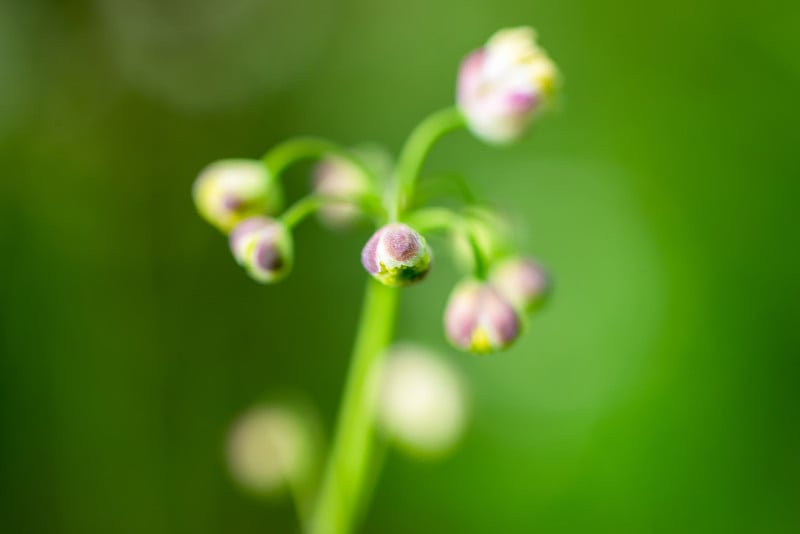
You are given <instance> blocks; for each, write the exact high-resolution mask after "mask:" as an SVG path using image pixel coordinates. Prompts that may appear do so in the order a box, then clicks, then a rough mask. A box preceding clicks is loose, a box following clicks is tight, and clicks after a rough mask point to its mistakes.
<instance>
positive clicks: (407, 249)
mask: <svg viewBox="0 0 800 534" xmlns="http://www.w3.org/2000/svg"><path fill="white" fill-rule="evenodd" d="M361 264H362V265H363V266H364V269H366V270H367V272H368V273H369V274H371V275H372V276H373V277H374V278H375V279H376V280H379V281H380V282H382V283H383V284H385V285H387V286H390V287H402V286H407V285H410V284H413V283H414V282H418V281H420V280H422V279H423V278H424V277H425V275H427V274H428V270H429V269H430V266H431V253H430V249H429V247H428V244H427V242H426V241H425V238H424V237H422V235H421V234H420V233H419V232H417V231H416V230H414V229H413V228H411V227H410V226H408V225H405V224H402V223H393V224H388V225H386V226H384V227H383V228H380V229H379V230H378V231H377V232H375V233H374V234H373V235H372V237H371V238H370V239H369V241H367V244H366V245H364V249H363V250H362V251H361Z"/></svg>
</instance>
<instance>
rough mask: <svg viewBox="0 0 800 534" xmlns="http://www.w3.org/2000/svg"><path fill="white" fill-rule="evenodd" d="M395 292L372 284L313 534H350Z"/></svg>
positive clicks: (368, 457) (363, 484) (370, 444)
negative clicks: (374, 381) (374, 382)
mask: <svg viewBox="0 0 800 534" xmlns="http://www.w3.org/2000/svg"><path fill="white" fill-rule="evenodd" d="M398 296H399V292H398V290H397V289H394V288H390V287H387V286H384V285H383V284H381V283H380V282H378V281H376V280H373V279H370V280H369V282H368V284H367V290H366V295H365V297H364V306H363V309H362V311H361V319H360V322H359V326H358V335H357V336H356V343H355V348H354V349H353V356H352V360H351V363H350V370H349V372H348V376H347V382H346V385H345V390H344V398H343V400H342V405H341V407H340V409H339V416H338V417H339V418H338V422H337V425H336V428H337V432H336V436H335V437H334V443H333V449H332V451H331V453H330V456H329V459H328V465H327V467H326V470H325V476H324V479H323V482H322V487H321V489H320V494H319V497H318V500H317V504H316V507H315V510H314V514H313V515H312V518H311V525H310V528H309V532H310V533H311V534H349V533H350V532H352V531H353V528H354V525H355V523H356V521H357V520H358V515H359V512H360V511H361V506H362V503H363V502H364V499H365V491H366V489H367V485H368V481H369V477H368V473H369V467H370V465H372V462H373V455H374V445H375V436H374V435H373V418H374V414H373V407H372V402H371V399H370V398H369V395H370V391H369V381H370V377H371V374H372V370H373V369H374V368H375V366H376V364H377V363H378V362H379V360H380V356H381V354H382V352H383V350H384V349H385V348H386V346H387V345H388V344H389V343H390V341H391V337H392V335H393V332H394V324H395V316H396V311H397V302H398Z"/></svg>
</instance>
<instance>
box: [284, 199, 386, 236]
mask: <svg viewBox="0 0 800 534" xmlns="http://www.w3.org/2000/svg"><path fill="white" fill-rule="evenodd" d="M329 204H346V205H350V206H356V207H357V208H359V209H360V210H361V211H362V212H363V213H365V214H370V215H375V216H376V217H385V212H384V210H383V207H382V206H381V202H380V199H379V198H377V197H375V196H370V195H367V196H363V197H357V198H353V197H350V198H345V197H330V196H324V195H309V196H306V197H303V198H301V199H300V200H298V201H297V202H295V203H294V204H293V205H292V206H290V207H289V208H288V209H287V210H286V211H285V212H283V215H281V220H282V221H283V224H285V225H286V227H287V228H290V229H291V228H294V227H295V226H297V225H298V224H299V223H300V222H302V220H303V219H305V218H306V217H308V216H309V215H311V214H312V213H314V212H315V211H317V210H318V209H320V208H321V207H323V206H325V205H329Z"/></svg>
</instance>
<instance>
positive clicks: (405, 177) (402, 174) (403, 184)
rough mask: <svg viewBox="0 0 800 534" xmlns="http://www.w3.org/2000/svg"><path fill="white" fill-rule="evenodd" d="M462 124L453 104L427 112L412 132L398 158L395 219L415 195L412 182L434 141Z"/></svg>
mask: <svg viewBox="0 0 800 534" xmlns="http://www.w3.org/2000/svg"><path fill="white" fill-rule="evenodd" d="M464 125H465V122H464V116H463V115H462V114H461V112H460V111H459V110H458V109H457V108H454V107H452V108H445V109H442V110H439V111H437V112H436V113H433V114H432V115H429V116H428V117H427V118H426V119H425V120H423V121H422V122H421V123H419V125H418V126H417V127H416V128H415V129H414V131H412V132H411V135H410V136H409V137H408V140H407V141H406V144H405V146H404V147H403V150H402V152H401V153H400V158H399V159H398V161H397V174H396V176H395V180H396V187H397V192H396V195H397V199H396V202H395V206H394V210H395V212H394V213H393V214H392V215H393V218H394V219H397V218H398V216H399V214H400V213H402V212H403V210H404V209H405V207H406V205H407V203H408V201H409V200H410V198H411V196H412V195H413V194H414V184H415V183H416V181H417V177H418V176H419V171H420V170H421V169H422V164H423V163H424V162H425V158H426V157H427V156H428V153H429V152H430V150H431V147H432V146H433V144H434V143H435V142H436V141H438V140H439V139H440V138H441V137H442V136H444V135H445V134H447V133H448V132H452V131H453V130H457V129H459V128H462V127H463V126H464Z"/></svg>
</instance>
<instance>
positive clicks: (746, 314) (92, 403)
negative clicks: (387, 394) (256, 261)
mask: <svg viewBox="0 0 800 534" xmlns="http://www.w3.org/2000/svg"><path fill="white" fill-rule="evenodd" d="M798 20H800V4H798V3H797V2H785V3H779V2H777V1H771V0H768V1H765V2H756V3H754V2H744V1H736V0H734V1H728V2H725V1H722V0H710V1H704V2H696V1H690V0H677V1H674V2H662V3H652V2H640V3H636V2H625V1H620V0H604V1H589V0H574V1H562V2H556V1H549V2H547V1H540V0H534V1H525V0H491V1H489V0H483V1H469V0H467V1H456V0H446V1H431V0H406V1H404V2H375V1H369V0H347V1H342V2H333V1H332V0H292V1H286V0H282V1H276V0H267V1H256V0H226V1H221V0H218V1H212V0H169V1H168V0H146V1H141V0H114V1H112V0H93V1H90V0H84V1H79V0H75V1H63V2H56V1H44V0H41V1H40V0H4V1H2V2H0V244H1V245H2V248H0V251H1V252H0V284H1V287H0V531H2V532H3V533H9V534H12V533H13V534H17V533H19V534H22V533H36V534H40V533H42V534H43V533H59V534H61V533H64V534H93V533H102V534H112V533H113V534H118V533H119V534H128V533H130V534H142V533H148V534H159V533H165V534H166V533H169V534H181V533H187V534H188V533H191V534H211V533H222V532H225V533H242V534H245V533H259V532H273V533H289V532H295V531H296V530H297V529H296V526H295V520H294V517H293V511H292V508H291V505H290V504H289V502H288V501H287V500H279V501H277V502H272V503H263V502H260V501H257V500H254V499H252V498H250V497H249V496H247V495H245V494H243V493H242V492H240V491H238V490H237V489H236V488H235V486H234V485H233V484H232V483H231V481H230V480H229V477H228V475H227V470H226V466H225V462H224V454H223V448H224V441H225V434H226V432H227V430H228V428H229V425H230V423H231V422H232V421H233V419H234V418H235V417H236V416H237V415H238V414H239V413H241V412H242V410H244V409H246V408H247V407H248V406H250V405H251V404H252V403H253V402H255V401H257V400H258V399H259V398H261V397H262V396H263V395H265V394H267V393H269V392H270V391H273V390H277V389H292V390H294V389H297V390H300V391H303V392H305V394H306V395H307V396H308V398H309V400H310V401H311V402H313V403H314V404H315V405H316V406H317V407H318V409H319V411H320V413H321V415H322V417H323V419H324V421H325V422H326V426H327V428H328V431H330V427H331V423H332V419H333V417H334V413H335V410H336V408H337V405H338V401H339V395H340V392H341V387H342V381H343V378H344V373H345V369H346V363H347V359H348V357H349V351H350V348H351V345H352V342H353V339H352V337H353V332H354V329H355V325H356V320H357V314H358V309H359V306H360V298H361V294H362V290H363V285H364V281H365V278H366V275H365V273H364V272H363V270H362V269H361V267H360V264H359V251H360V248H361V246H362V244H363V242H364V241H365V240H366V238H367V236H368V231H367V230H362V231H359V232H355V233H353V234H331V233H328V232H326V231H324V230H323V229H321V228H320V226H319V225H318V224H316V222H315V221H313V220H312V221H308V222H306V223H304V224H303V225H302V226H301V227H300V229H299V231H298V234H297V241H296V244H297V252H296V259H297V266H296V269H295V271H294V273H293V274H292V275H291V276H290V277H289V278H288V279H287V280H286V281H285V282H284V283H282V284H280V285H275V286H260V285H258V284H255V283H254V282H253V281H251V280H250V279H248V278H247V277H246V276H245V274H244V273H243V272H242V270H241V269H240V268H239V267H237V266H236V265H235V264H234V262H233V260H232V259H231V257H230V254H229V252H228V250H227V245H226V242H225V239H224V238H223V237H222V236H221V235H220V234H219V233H218V232H216V231H215V230H214V229H213V228H211V227H210V226H209V225H207V224H206V223H204V222H203V221H202V220H201V219H200V218H199V217H198V216H197V214H196V213H195V211H194V208H193V206H192V203H191V198H190V188H191V184H192V181H193V180H194V178H195V176H196V174H197V173H198V172H199V170H200V169H201V168H202V167H203V166H204V165H206V164H207V163H209V162H211V161H213V160H216V159H220V158H225V157H259V156H260V155H261V154H262V153H263V152H264V151H265V150H266V149H267V148H268V147H270V146H272V145H274V144H275V143H277V142H279V141H281V140H283V139H285V138H287V137H290V136H292V135H296V134H319V135H322V136H326V137H329V138H331V139H334V140H336V141H338V142H341V143H343V144H347V145H352V144H356V143H359V142H364V141H376V142H379V143H383V144H385V145H386V146H387V147H389V148H390V149H391V150H393V151H396V150H397V149H398V148H399V146H400V145H401V143H402V141H403V139H404V137H405V135H406V134H407V133H408V132H409V131H410V129H411V128H412V127H413V126H414V125H415V124H416V123H417V122H418V121H419V120H420V119H422V118H423V117H424V116H425V115H426V114H428V113H430V112H432V111H434V110H436V109H439V108H441V107H444V106H447V105H450V104H451V103H452V101H453V98H454V84H455V76H456V71H457V67H458V63H459V61H460V60H461V58H462V57H463V56H464V55H465V54H466V53H467V52H469V51H470V50H472V49H474V48H477V47H478V46H480V45H481V44H482V43H483V42H484V41H485V40H486V38H488V36H489V35H491V34H492V33H493V32H494V31H495V30H497V29H498V28H501V27H505V26H516V25H522V24H531V25H533V26H535V27H536V28H537V29H538V30H539V34H540V38H541V43H542V45H543V46H544V47H545V48H546V49H547V50H548V52H550V54H551V55H552V57H553V58H554V59H555V60H556V62H557V63H558V64H559V66H560V68H561V70H562V71H563V74H564V79H565V87H564V88H565V92H564V96H563V98H562V100H561V105H560V109H559V111H558V112H557V113H555V114H552V115H550V116H548V117H546V118H544V119H543V120H542V121H540V123H539V124H537V126H536V127H535V128H534V131H533V132H532V133H531V135H529V136H528V137H527V138H526V140H524V141H523V142H521V143H519V144H517V145H514V146H512V147H509V148H504V149H499V150H498V149H494V148H491V147H488V146H485V145H484V144H482V143H480V142H479V141H477V140H476V139H474V138H473V137H472V136H470V135H469V134H468V133H465V132H461V133H457V134H455V135H452V136H450V137H447V138H446V139H445V140H444V141H442V143H441V144H440V145H438V146H437V147H436V148H435V150H434V153H433V155H432V158H431V160H430V162H429V166H428V167H427V169H429V170H431V171H437V170H438V171H448V172H449V171H462V172H464V174H465V175H466V176H467V178H468V179H469V181H470V182H471V184H473V186H474V188H475V189H476V190H477V191H478V192H479V194H480V195H481V196H482V197H484V198H486V199H488V200H489V201H491V202H492V203H493V204H494V205H496V206H499V207H502V208H503V209H505V210H507V211H508V213H510V214H512V216H513V217H514V218H515V220H516V221H517V224H518V229H519V231H518V235H517V238H518V240H519V242H520V243H521V244H522V245H523V246H524V248H525V250H527V251H530V252H531V253H533V254H534V255H535V256H537V257H539V258H540V259H541V260H542V261H543V262H545V263H546V264H547V265H548V266H549V267H550V268H551V269H552V271H553V273H554V275H555V278H556V283H557V288H556V292H555V295H554V298H553V299H552V301H551V303H550V305H549V306H548V308H547V309H546V310H545V311H544V312H543V313H542V314H541V315H539V316H537V317H536V318H535V319H534V320H533V321H532V323H531V325H530V330H529V332H528V333H527V335H526V336H525V337H524V338H523V339H522V340H521V341H520V342H519V343H518V344H517V345H516V346H515V347H514V348H513V349H511V350H509V351H508V352H506V353H503V354H499V355H493V356H490V357H475V356H470V355H464V354H459V353H456V352H454V351H452V350H451V349H449V348H448V347H447V343H446V342H445V340H444V336H443V332H442V325H441V315H442V311H443V307H444V303H445V299H446V297H447V294H448V292H449V290H450V288H451V287H452V286H453V285H454V283H455V282H456V279H457V273H456V272H455V270H454V268H453V267H452V263H451V262H450V260H449V258H448V254H447V252H446V248H445V246H444V243H442V242H441V241H439V242H437V241H434V242H433V244H434V247H438V248H437V252H438V251H441V252H440V253H438V254H437V264H436V267H435V270H434V272H433V273H432V274H431V276H430V278H429V279H428V280H427V281H426V282H425V283H424V284H421V285H419V286H415V287H413V288H410V289H408V290H406V291H405V292H404V295H403V303H402V308H401V315H400V324H399V327H398V328H399V332H398V337H399V338H400V339H404V340H415V341H421V342H424V343H426V344H428V345H430V346H432V347H435V348H438V349H441V350H443V351H446V353H447V354H448V356H449V357H450V359H451V361H452V362H454V363H455V364H456V365H457V366H458V367H460V368H461V369H462V370H463V372H464V374H465V375H466V376H467V378H468V381H469V384H470V393H471V406H472V409H471V416H472V420H471V423H470V426H469V428H468V430H467V433H466V436H465V440H464V442H463V444H462V446H461V448H460V449H458V450H457V451H456V452H455V453H454V454H453V455H452V456H450V457H449V458H448V459H446V460H445V461H443V462H439V463H418V462H414V461H411V460H409V459H406V458H404V457H403V456H401V455H399V454H396V453H392V454H390V456H389V457H388V459H387V464H386V469H385V471H384V473H383V478H382V480H381V484H380V486H379V487H378V490H377V493H376V495H375V498H374V503H373V507H372V510H371V512H370V514H369V516H368V517H367V519H366V523H365V525H364V531H365V532H368V533H381V534H401V533H403V534H405V533H436V534H439V533H450V532H452V533H462V534H468V533H469V534H472V533H475V534H478V533H500V532H502V533H559V534H560V533H573V532H574V533H582V534H585V533H606V532H607V533H662V532H663V533H694V532H697V533H716V532H722V533H739V532H741V533H791V532H800V425H798V408H800V398H799V397H800V395H798V391H799V390H800V385H799V384H800V372H798V371H799V370H800V361H798V356H800V351H798V345H799V344H798V337H800V334H799V332H800V322H799V321H798V319H799V316H800V314H799V313H798V302H799V301H800V292H799V291H798V282H797V272H798V252H797V245H798V225H797V216H798V215H797V213H798V211H797V208H798V202H799V201H800V188H798V178H800V164H798V158H799V157H800V153H798V139H799V137H798V124H800V106H798V103H797V97H798V95H800V32H798V31H797V21H798ZM308 170H309V168H308V167H307V166H305V167H302V166H301V167H299V168H297V169H295V170H293V171H292V172H291V173H290V174H289V176H288V177H287V183H288V184H289V186H288V189H289V194H290V196H293V197H297V196H299V195H301V194H302V193H303V191H305V190H306V189H307V187H308Z"/></svg>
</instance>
